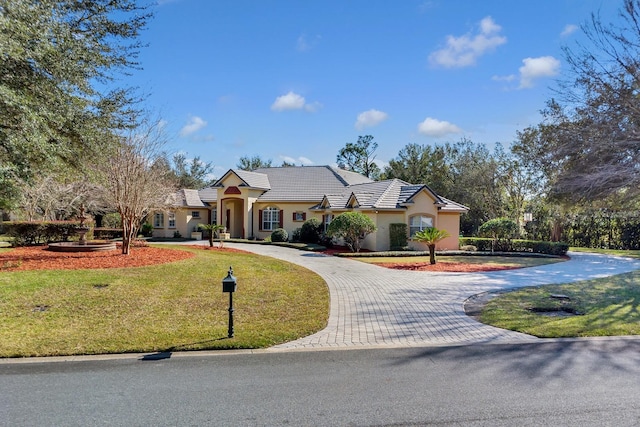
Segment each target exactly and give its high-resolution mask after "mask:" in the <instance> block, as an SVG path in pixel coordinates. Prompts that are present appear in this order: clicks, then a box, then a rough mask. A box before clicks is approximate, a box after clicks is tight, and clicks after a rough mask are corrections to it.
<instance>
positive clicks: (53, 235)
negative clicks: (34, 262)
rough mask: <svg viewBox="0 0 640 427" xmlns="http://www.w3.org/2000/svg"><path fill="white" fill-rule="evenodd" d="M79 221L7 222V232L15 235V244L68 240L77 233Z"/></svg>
mask: <svg viewBox="0 0 640 427" xmlns="http://www.w3.org/2000/svg"><path fill="white" fill-rule="evenodd" d="M79 226H80V223H79V222H77V221H52V222H45V221H14V222H5V223H4V227H5V231H6V234H7V235H8V236H9V237H13V245H14V246H26V245H37V244H42V243H49V242H60V241H67V240H69V238H70V237H74V236H76V235H77V233H76V230H77V228H78V227H79Z"/></svg>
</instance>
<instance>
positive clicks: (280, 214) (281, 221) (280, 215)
mask: <svg viewBox="0 0 640 427" xmlns="http://www.w3.org/2000/svg"><path fill="white" fill-rule="evenodd" d="M294 215H295V214H294ZM278 222H279V224H278V227H280V228H282V225H283V224H284V211H282V210H279V211H278Z"/></svg>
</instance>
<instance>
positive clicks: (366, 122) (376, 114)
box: [355, 109, 389, 130]
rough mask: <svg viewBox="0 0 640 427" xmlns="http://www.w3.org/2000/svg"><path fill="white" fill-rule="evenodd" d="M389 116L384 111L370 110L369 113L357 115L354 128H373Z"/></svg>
mask: <svg viewBox="0 0 640 427" xmlns="http://www.w3.org/2000/svg"><path fill="white" fill-rule="evenodd" d="M388 118H389V115H388V114H387V113H385V112H384V111H379V110H375V109H371V110H369V111H365V112H362V113H360V114H358V119H357V120H356V124H355V127H356V129H358V130H361V129H364V128H366V127H371V126H375V125H377V124H380V123H382V122H384V121H385V120H387V119H388Z"/></svg>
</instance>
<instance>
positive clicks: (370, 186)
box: [185, 166, 468, 212]
mask: <svg viewBox="0 0 640 427" xmlns="http://www.w3.org/2000/svg"><path fill="white" fill-rule="evenodd" d="M229 174H235V175H237V176H238V177H239V178H240V179H241V180H242V181H243V182H244V185H246V186H248V187H251V188H256V189H262V190H265V192H264V193H263V194H262V195H261V196H260V197H258V201H261V202H310V203H311V202H313V203H317V204H316V205H315V206H313V208H312V209H321V208H322V204H323V203H324V204H325V207H328V208H331V209H346V208H349V207H351V206H357V207H359V208H361V209H367V208H368V209H401V208H403V207H404V206H406V204H410V203H412V198H413V197H415V196H416V195H417V194H419V193H420V192H421V191H426V192H427V193H429V194H430V195H431V196H432V197H433V198H434V199H435V203H436V204H437V205H438V207H439V208H440V209H441V210H443V211H449V212H464V211H466V210H468V208H467V207H466V206H463V205H461V204H459V203H456V202H453V201H451V200H449V199H446V198H444V197H441V196H439V195H438V194H436V193H435V192H434V191H433V190H432V189H431V188H429V186H427V185H424V184H409V183H408V182H405V181H402V180H400V179H390V180H385V181H373V180H371V179H369V178H367V177H365V176H363V175H360V174H358V173H355V172H350V171H345V170H342V169H338V168H334V167H331V166H296V167H275V168H260V169H256V170H255V171H251V172H250V171H245V170H229V171H228V172H227V173H225V174H224V175H223V177H222V178H220V179H219V180H218V181H217V183H216V184H214V185H213V186H212V187H208V188H205V189H203V190H200V192H199V196H200V198H201V199H202V200H203V201H205V202H215V201H216V200H217V194H216V191H217V190H216V187H217V186H219V185H220V184H219V183H220V182H221V181H223V180H224V179H225V178H226V177H227V176H228V175H229ZM185 191H195V190H185ZM353 198H355V200H354V199H353ZM350 201H351V202H350Z"/></svg>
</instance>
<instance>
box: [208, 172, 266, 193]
mask: <svg viewBox="0 0 640 427" xmlns="http://www.w3.org/2000/svg"><path fill="white" fill-rule="evenodd" d="M232 176H235V177H236V178H237V179H239V180H240V182H241V183H240V185H239V186H240V187H249V188H255V189H259V190H269V189H270V188H271V184H270V182H269V177H268V176H267V175H265V174H263V173H259V172H252V171H245V170H242V169H229V170H228V171H227V172H226V173H225V174H224V175H222V177H221V178H220V179H219V180H217V181H216V182H215V183H214V184H213V185H212V187H224V186H225V181H228V180H229V178H230V177H232Z"/></svg>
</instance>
